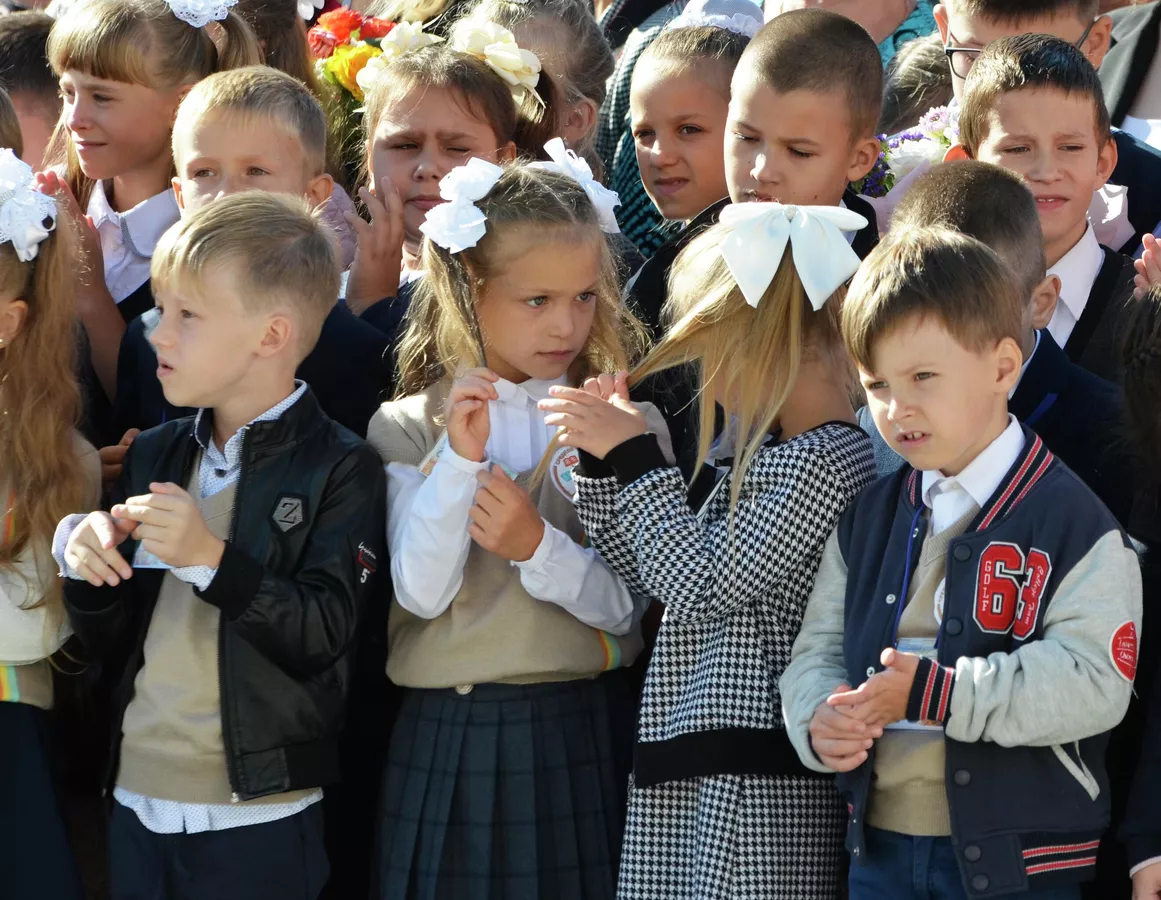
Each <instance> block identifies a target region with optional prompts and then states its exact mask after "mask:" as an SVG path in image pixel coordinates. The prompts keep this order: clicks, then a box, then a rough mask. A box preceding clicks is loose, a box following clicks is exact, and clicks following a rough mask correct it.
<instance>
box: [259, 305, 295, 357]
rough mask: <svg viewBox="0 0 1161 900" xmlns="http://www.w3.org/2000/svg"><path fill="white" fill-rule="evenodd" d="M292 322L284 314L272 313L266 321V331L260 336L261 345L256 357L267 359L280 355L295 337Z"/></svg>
mask: <svg viewBox="0 0 1161 900" xmlns="http://www.w3.org/2000/svg"><path fill="white" fill-rule="evenodd" d="M297 331H298V329H297V327H296V326H295V323H294V320H293V319H291V317H290V316H288V315H286V314H285V313H274V314H273V315H272V316H271V317H270V318H269V319H268V320H267V321H266V331H265V332H264V333H263V335H262V343H261V344H260V345H259V348H258V355H259V356H262V357H266V358H269V357H271V356H275V355H277V354H279V353H282V352H284V351H285V350H286V348H287V347H289V346H290V344H291V342H292V341H294V340H295V339H296V338H297V337H298V335H297Z"/></svg>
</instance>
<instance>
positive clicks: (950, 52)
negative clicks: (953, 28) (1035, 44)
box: [943, 19, 1097, 78]
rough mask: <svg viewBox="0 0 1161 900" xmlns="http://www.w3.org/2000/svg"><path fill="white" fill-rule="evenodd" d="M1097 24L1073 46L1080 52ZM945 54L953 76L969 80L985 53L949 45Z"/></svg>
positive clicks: (1089, 28) (1093, 21)
mask: <svg viewBox="0 0 1161 900" xmlns="http://www.w3.org/2000/svg"><path fill="white" fill-rule="evenodd" d="M1096 23H1097V20H1096V19H1093V20H1092V21H1091V22H1089V23H1088V28H1086V29H1085V30H1084V34H1082V35H1081V36H1080V40H1078V41H1077V42H1076V43H1075V44H1073V46H1074V47H1076V48H1077V49H1078V50H1079V49H1083V47H1084V42H1085V41H1087V40H1088V36H1089V33H1090V32H1091V31H1092V29H1093V26H1094V25H1096ZM947 38H948V40H949V41H950V40H952V39H953V36H952V34H951V32H950V31H949V32H948V34H947ZM943 52H944V54H946V56H947V62H948V65H950V66H951V71H952V74H953V75H955V76H956V77H957V78H967V77H968V72H970V71H971V70H972V66H973V65H974V64H975V61H976V57H977V56H979V55H980V53H981V52H983V48H982V47H956V46H953V45H952V44H950V43H949V44H947V45H946V46H945V47H944V48H943Z"/></svg>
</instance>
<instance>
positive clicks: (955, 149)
mask: <svg viewBox="0 0 1161 900" xmlns="http://www.w3.org/2000/svg"><path fill="white" fill-rule="evenodd" d="M971 158H972V157H971V154H970V153H968V151H967V147H965V146H964V145H963V144H952V145H951V146H950V147H948V149H947V152H946V153H945V154H943V161H944V162H945V163H949V162H955V161H956V160H957V159H971Z"/></svg>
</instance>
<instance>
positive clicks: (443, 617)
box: [368, 147, 668, 900]
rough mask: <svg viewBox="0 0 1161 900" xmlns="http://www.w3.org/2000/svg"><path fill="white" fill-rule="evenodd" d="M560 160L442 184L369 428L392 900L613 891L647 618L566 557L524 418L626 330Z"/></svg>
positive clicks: (603, 358)
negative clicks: (380, 467) (389, 723)
mask: <svg viewBox="0 0 1161 900" xmlns="http://www.w3.org/2000/svg"><path fill="white" fill-rule="evenodd" d="M557 149H558V151H559V153H558V154H557V155H558V157H559V161H558V162H557V163H547V164H517V165H511V166H508V167H507V168H504V169H501V168H499V167H497V166H493V165H491V164H489V163H485V162H483V161H482V160H475V159H474V160H472V161H471V162H470V163H469V165H467V166H464V167H461V168H460V169H456V170H454V171H453V172H452V173H451V175H449V176H448V177H447V178H445V179H444V180H443V181H442V182H441V193H442V195H443V196H444V197H445V198H447V199H450V202H448V203H447V204H445V205H444V206H441V207H437V208H436V209H435V210H433V211H432V212H431V213H430V214H429V215H428V218H427V222H426V223H425V226H424V231H425V234H426V235H427V237H428V240H427V241H426V242H425V244H424V251H423V253H424V269H425V270H426V272H427V276H426V279H425V281H424V284H423V288H422V289H421V291H420V292H419V294H418V296H417V297H416V299H415V301H414V302H413V305H412V307H411V309H410V311H409V313H408V317H409V321H408V328H407V331H406V333H405V335H404V337H403V341H402V345H401V347H400V352H399V385H400V395H401V396H402V397H403V399H401V400H398V401H396V402H394V403H387V404H384V405H383V407H382V409H381V410H380V411H379V413H378V414H377V415H376V416H375V418H374V419H372V421H371V424H370V427H369V433H368V438H369V439H370V440H371V442H372V443H373V444H374V445H375V446H376V448H377V449H378V450H379V453H380V455H381V456H382V457H383V460H384V462H385V463H386V464H387V474H388V485H389V487H388V491H389V501H388V533H389V536H388V542H389V547H390V551H391V575H392V580H393V583H394V589H395V602H394V603H393V604H392V607H391V614H390V623H389V627H388V664H387V671H388V675H389V676H390V677H391V679H392V680H393V681H394V682H395V683H396V684H399V685H400V686H402V687H403V688H405V689H406V691H405V699H404V702H403V709H402V712H401V714H400V718H399V721H398V722H397V723H396V725H395V729H394V732H393V734H392V739H391V747H390V752H389V758H388V761H387V767H386V773H385V788H384V795H383V808H382V823H381V829H380V834H381V836H380V843H379V853H380V864H379V869H378V874H379V888H378V894H379V896H380V897H383V898H391V900H403V898H411V897H484V896H491V897H526V898H534V900H535V898H544V900H549V898H552V900H555V898H558V897H562V896H568V897H576V898H582V900H589V898H592V900H597V898H611V897H612V896H613V895H614V891H615V887H616V877H617V867H618V862H619V857H620V844H621V832H622V827H623V823H624V812H625V790H626V784H627V777H628V771H629V757H630V752H631V746H632V742H633V719H634V714H635V707H634V698H633V692H632V690H631V688H630V686H629V684H628V683H627V681H626V679H625V678H624V674H623V669H624V667H626V666H628V665H630V664H631V663H632V662H633V661H634V659H635V658H636V656H637V655H638V653H639V652H640V650H641V635H640V629H639V626H638V621H639V618H640V614H641V612H642V604H641V602H640V599H639V598H638V597H636V596H634V595H633V594H632V593H631V592H630V591H629V590H628V589H627V588H626V587H625V583H624V581H623V580H622V579H621V578H620V577H619V576H617V575H616V574H615V573H614V572H613V571H612V570H611V569H610V568H609V567H608V566H607V564H606V563H605V562H604V560H602V559H601V558H600V557H599V556H598V555H597V554H596V553H595V552H593V551H592V550H591V549H588V548H586V547H585V546H584V545H583V540H584V538H583V534H582V530H581V527H580V523H579V521H578V519H577V516H576V513H575V511H574V510H573V506H572V494H573V484H572V467H573V465H574V464H575V461H576V459H575V451H573V450H572V449H571V448H568V447H561V446H557V445H556V442H555V440H554V436H553V430H552V429H551V428H549V427H548V426H546V425H545V424H544V421H543V415H542V414H539V413H538V412H537V410H536V403H537V401H538V400H540V399H542V398H545V397H547V396H548V389H549V387H550V386H551V385H556V384H567V385H580V384H582V383H583V382H584V381H585V379H587V378H589V377H590V376H593V375H596V374H597V373H599V372H601V371H614V370H616V368H617V367H618V366H620V365H622V364H623V363H624V361H626V360H627V359H629V358H630V357H631V356H632V354H633V353H634V351H636V350H638V349H639V348H640V346H641V330H640V326H639V325H638V324H637V322H636V321H635V320H633V319H632V318H631V317H630V316H629V314H628V313H627V312H626V311H625V310H624V309H623V307H622V306H621V304H620V299H619V295H618V294H619V292H618V288H617V274H616V271H615V268H614V264H613V258H612V256H611V255H610V251H609V245H608V242H607V238H606V237H605V235H603V234H602V228H603V227H613V228H615V225H612V226H610V225H609V224H608V223H609V221H610V219H611V215H604V214H603V212H605V211H607V212H609V213H611V209H606V210H604V211H601V210H598V208H597V207H596V206H595V205H594V203H593V200H591V199H590V196H595V197H596V198H597V200H598V201H601V200H603V199H606V197H605V195H604V194H601V193H600V192H601V191H603V189H602V188H600V187H599V185H596V184H595V183H594V182H591V180H590V181H588V183H587V189H586V184H585V180H584V177H585V176H584V170H583V169H580V165H579V164H578V161H577V160H576V159H575V157H570V156H565V155H564V153H563V149H562V148H559V147H558V148H557ZM586 190H587V191H588V192H586ZM647 415H648V416H649V417H650V422H651V423H653V424H654V426H655V427H656V428H657V430H658V432H659V433H660V435H661V437H662V440H663V443H664V445H665V446H667V447H668V439H667V436H666V435H665V433H664V423H663V422H662V421H661V419H660V417H659V416H657V414H656V412H655V411H654V410H652V409H649V410H648V411H647Z"/></svg>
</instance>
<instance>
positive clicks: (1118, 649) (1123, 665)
mask: <svg viewBox="0 0 1161 900" xmlns="http://www.w3.org/2000/svg"><path fill="white" fill-rule="evenodd" d="M1109 656H1110V657H1112V660H1113V665H1114V666H1116V669H1117V671H1118V672H1120V673H1121V677H1122V678H1124V679H1125V681H1132V680H1133V679H1134V678H1135V677H1136V676H1137V626H1136V625H1134V624H1133V623H1132V622H1126V623H1125V624H1124V625H1122V626H1121V627H1120V628H1118V629H1117V630H1116V631H1114V632H1113V638H1112V640H1111V641H1109Z"/></svg>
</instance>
